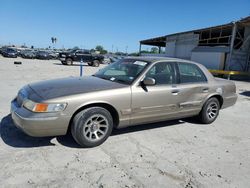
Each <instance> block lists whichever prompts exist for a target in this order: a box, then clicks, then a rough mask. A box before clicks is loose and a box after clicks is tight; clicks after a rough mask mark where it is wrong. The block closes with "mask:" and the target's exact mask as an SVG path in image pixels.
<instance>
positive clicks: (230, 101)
mask: <svg viewBox="0 0 250 188" xmlns="http://www.w3.org/2000/svg"><path fill="white" fill-rule="evenodd" d="M237 98H238V96H237V94H236V93H235V94H233V95H230V96H227V97H224V98H223V105H222V107H221V109H223V108H227V107H229V106H233V105H234V104H235V103H236V101H237Z"/></svg>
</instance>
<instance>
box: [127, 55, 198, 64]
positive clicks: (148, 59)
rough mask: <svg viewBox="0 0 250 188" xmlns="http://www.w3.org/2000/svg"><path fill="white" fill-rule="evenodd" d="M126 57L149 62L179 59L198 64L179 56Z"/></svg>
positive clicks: (179, 60)
mask: <svg viewBox="0 0 250 188" xmlns="http://www.w3.org/2000/svg"><path fill="white" fill-rule="evenodd" d="M125 59H133V60H138V61H147V62H149V63H154V62H160V61H175V62H176V61H178V62H186V63H193V64H197V63H196V62H193V61H189V60H185V59H179V58H173V57H154V56H139V57H136V56H135V57H132V56H131V57H126V58H125Z"/></svg>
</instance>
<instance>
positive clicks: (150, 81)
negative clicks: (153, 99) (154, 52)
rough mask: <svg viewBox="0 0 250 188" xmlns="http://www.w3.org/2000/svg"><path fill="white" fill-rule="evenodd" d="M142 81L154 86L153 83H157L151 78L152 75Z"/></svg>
mask: <svg viewBox="0 0 250 188" xmlns="http://www.w3.org/2000/svg"><path fill="white" fill-rule="evenodd" d="M142 83H143V84H144V85H145V86H153V85H155V79H154V78H150V77H146V78H144V80H143V81H142Z"/></svg>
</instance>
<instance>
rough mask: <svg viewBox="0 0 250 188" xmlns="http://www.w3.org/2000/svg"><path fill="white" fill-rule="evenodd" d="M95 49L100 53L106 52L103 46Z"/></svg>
mask: <svg viewBox="0 0 250 188" xmlns="http://www.w3.org/2000/svg"><path fill="white" fill-rule="evenodd" d="M95 49H96V50H97V51H99V52H100V53H101V52H102V51H103V50H104V48H103V46H101V45H97V46H96V47H95Z"/></svg>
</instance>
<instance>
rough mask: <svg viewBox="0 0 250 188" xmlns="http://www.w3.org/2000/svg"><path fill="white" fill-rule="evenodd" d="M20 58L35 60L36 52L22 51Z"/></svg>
mask: <svg viewBox="0 0 250 188" xmlns="http://www.w3.org/2000/svg"><path fill="white" fill-rule="evenodd" d="M20 56H21V57H22V58H26V59H34V58H36V52H35V51H34V50H23V51H21V52H20Z"/></svg>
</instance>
